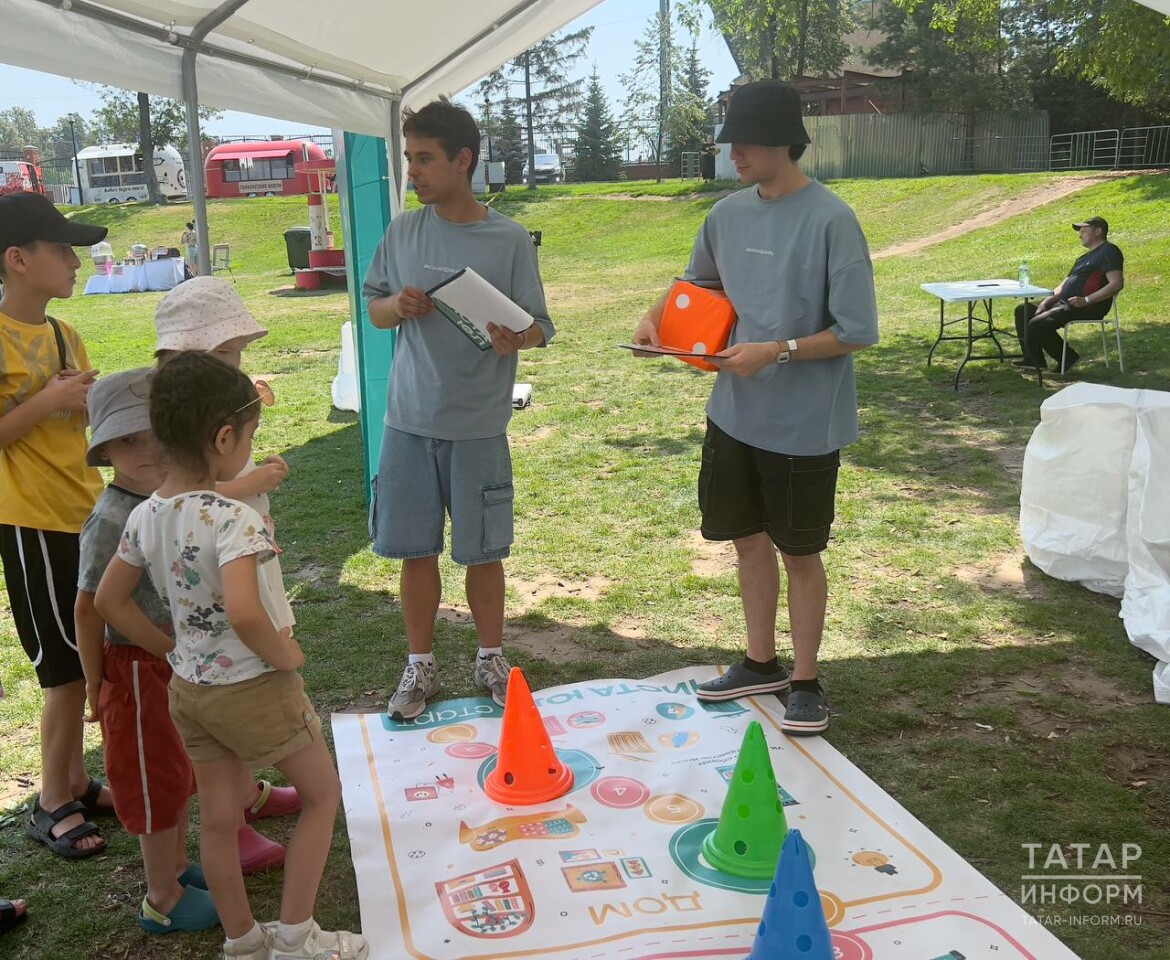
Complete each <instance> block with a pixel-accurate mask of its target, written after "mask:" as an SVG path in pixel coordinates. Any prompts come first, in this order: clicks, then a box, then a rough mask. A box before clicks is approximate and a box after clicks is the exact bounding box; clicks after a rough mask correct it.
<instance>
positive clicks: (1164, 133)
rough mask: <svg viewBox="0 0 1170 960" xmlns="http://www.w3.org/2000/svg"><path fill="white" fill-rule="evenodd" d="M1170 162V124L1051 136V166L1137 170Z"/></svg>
mask: <svg viewBox="0 0 1170 960" xmlns="http://www.w3.org/2000/svg"><path fill="white" fill-rule="evenodd" d="M1166 166H1170V126H1159V127H1119V128H1114V129H1110V130H1081V131H1078V132H1077V133H1059V134H1056V135H1055V136H1054V137H1053V138H1052V146H1051V151H1050V154H1049V167H1050V169H1052V170H1088V169H1102V170H1116V169H1121V170H1136V169H1140V168H1144V167H1166Z"/></svg>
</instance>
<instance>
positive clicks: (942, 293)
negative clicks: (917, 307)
mask: <svg viewBox="0 0 1170 960" xmlns="http://www.w3.org/2000/svg"><path fill="white" fill-rule="evenodd" d="M922 289H923V290H925V291H926V292H927V293H929V294H931V295H933V296H936V297H938V300H939V305H938V337H937V339H936V340H935V341H934V343H933V344H931V347H930V353H928V354H927V356H926V365H927V366H930V364H931V361H932V360H933V359H934V351H935V349H936V348H937V347H938V345H939V344H940V343H942V342H943V341H945V340H958V341H959V342H960V343H966V344H967V352H966V354H964V356H963V359H962V361H961V362H960V363H959V369H958V370H956V371H955V389H956V390H958V389H959V377H961V376H962V375H963V368H964V367H965V366H966V365H967V363H968V362H969V361H971V360H999V361H1000V362H1002V361H1004V360H1010V359H1013V358H1018V357H1020V354H1018V353H1004V352H1003V345H1002V344H1001V343H1000V342H999V340H997V339H996V336H995V335H996V334H997V333H1001V334H1004V335H1005V336H1009V337H1010V338H1011V340H1012V341H1013V342H1014V341H1015V336H1016V335H1015V331H1014V330H1011V331H1007V330H996V329H995V321H994V316H993V312H992V305H993V304H994V302H995V301H996V300H1008V299H1010V300H1024V301H1028V300H1036V299H1042V298H1043V297H1047V296H1049V295H1050V294H1051V293H1052V291H1051V290H1048V289H1046V288H1045V287H1037V286H1033V285H1031V284H1028V285H1022V284H1020V283H1019V282H1018V281H1016V280H951V281H946V282H939V283H924V284H922ZM948 303H965V304H966V305H967V312H966V315H965V316H958V317H953V318H951V319H950V320H948V319H947V315H946V314H947V304H948ZM979 306H982V313H983V314H984V315H985V316H984V315H980V316H976V309H977V307H979ZM980 340H990V341H991V342H992V343H993V344H995V353H980V354H977V353H973V352H972V348H973V347H974V346H975V344H976V343H977V342H978V341H980Z"/></svg>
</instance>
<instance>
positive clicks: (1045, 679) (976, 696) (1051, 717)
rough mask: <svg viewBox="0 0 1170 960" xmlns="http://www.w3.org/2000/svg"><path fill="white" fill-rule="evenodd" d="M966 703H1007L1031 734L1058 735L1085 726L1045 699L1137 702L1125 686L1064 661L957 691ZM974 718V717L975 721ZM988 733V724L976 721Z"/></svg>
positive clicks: (1103, 705) (1110, 704) (1116, 704)
mask: <svg viewBox="0 0 1170 960" xmlns="http://www.w3.org/2000/svg"><path fill="white" fill-rule="evenodd" d="M957 696H958V702H959V705H960V706H962V707H988V706H990V707H1004V708H1007V709H1009V710H1010V711H1011V712H1012V715H1013V716H1014V717H1015V720H1016V722H1017V723H1018V724H1019V726H1021V727H1023V728H1024V730H1025V731H1026V732H1027V733H1028V734H1030V735H1031V736H1041V737H1047V738H1048V739H1057V738H1059V737H1062V736H1065V735H1066V734H1069V733H1072V732H1073V731H1074V730H1076V729H1078V728H1079V727H1082V726H1083V722H1082V721H1081V720H1079V719H1078V718H1076V717H1072V716H1068V715H1066V714H1063V713H1061V712H1060V711H1059V709H1053V708H1052V707H1051V706H1050V705H1049V704H1041V703H1040V701H1041V700H1042V699H1047V698H1058V699H1064V700H1069V701H1075V702H1076V705H1077V707H1078V708H1079V707H1094V708H1097V709H1100V710H1115V709H1121V708H1125V707H1133V706H1136V705H1135V704H1134V703H1132V702H1131V701H1130V699H1129V696H1130V695H1129V693H1128V691H1126V690H1125V689H1124V688H1123V687H1122V686H1120V685H1119V684H1117V683H1115V682H1114V681H1112V680H1110V679H1108V678H1107V677H1102V676H1101V675H1100V674H1097V673H1094V672H1093V671H1091V670H1087V669H1085V668H1083V667H1081V668H1078V667H1077V666H1076V665H1069V664H1062V665H1060V666H1059V667H1056V668H1054V669H1053V670H1051V671H1034V672H1031V673H1023V674H1019V675H1017V676H1013V677H1001V678H996V679H984V680H979V681H977V682H976V683H975V684H973V685H972V686H970V687H968V688H967V689H965V690H960V691H959V692H958V694H957ZM972 722H973V721H972ZM974 725H975V727H976V728H977V729H979V730H980V731H982V732H985V733H993V732H995V731H994V730H993V729H985V728H986V727H988V726H990V725H988V724H980V723H974Z"/></svg>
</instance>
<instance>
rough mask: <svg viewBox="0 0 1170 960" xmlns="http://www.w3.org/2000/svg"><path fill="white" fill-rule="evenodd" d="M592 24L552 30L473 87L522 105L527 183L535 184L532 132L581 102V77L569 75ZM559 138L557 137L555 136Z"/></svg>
mask: <svg viewBox="0 0 1170 960" xmlns="http://www.w3.org/2000/svg"><path fill="white" fill-rule="evenodd" d="M592 34H593V28H592V27H585V28H583V29H581V30H575V31H573V32H572V33H561V34H554V35H553V36H551V37H548V38H546V39H544V40H542V41H540V43H537V44H536V45H534V46H531V47H529V48H528V49H527V50H525V51H524V52H523V53H521V54H520V55H519V56H517V57H515V58H513V59H512V60H509V61H508V63H506V64H505V65H504V66H503V67H501V68H500V69H499V70H496V71H494V72H493V73H491V74H489V75H488V76H487V77H486V78H485V79H484V80H482V81H481V82H480V83H479V85H478V86H477V87H476V94H477V95H478V96H479V98H480V99H482V98H483V97H484V96H485V95H488V96H491V97H492V99H493V100H496V99H497V97H498V98H499V99H501V100H502V99H511V98H512V91H513V90H516V92H517V93H518V94H520V95H519V96H516V97H515V99H516V100H517V101H518V102H519V103H520V104H521V105H522V108H523V119H522V121H521V124H522V126H523V129H524V132H525V134H526V138H527V157H528V169H529V177H528V186H529V187H531V188H532V189H535V188H536V181H535V180H534V179H533V177H534V174H535V170H536V135H537V134H538V133H548V132H549V131H550V130H551V129H553V127H554V122H555V121H558V120H559V119H561V118H564V117H567V116H573V115H575V114H576V113H577V111H578V109H579V107H580V105H581V86H582V84H583V83H584V81H583V80H582V79H576V80H574V79H571V78H570V74H571V71H572V67H573V64H575V63H576V62H577V61H578V60H580V59H581V57H583V56H584V55H585V50H586V47H587V46H588V44H589V38H590V36H592ZM558 139H559V138H558Z"/></svg>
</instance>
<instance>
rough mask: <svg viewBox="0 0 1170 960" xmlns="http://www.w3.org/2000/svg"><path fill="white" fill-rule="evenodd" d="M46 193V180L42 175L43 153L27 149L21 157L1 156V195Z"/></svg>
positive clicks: (34, 149) (13, 155) (14, 155)
mask: <svg viewBox="0 0 1170 960" xmlns="http://www.w3.org/2000/svg"><path fill="white" fill-rule="evenodd" d="M44 192H45V178H44V174H42V173H41V153H40V151H39V150H37V149H36V148H34V147H25V148H24V153H23V154H22V155H20V156H18V155H16V154H10V155H8V156H3V155H0V194H5V193H39V194H42V195H43V194H44Z"/></svg>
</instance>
